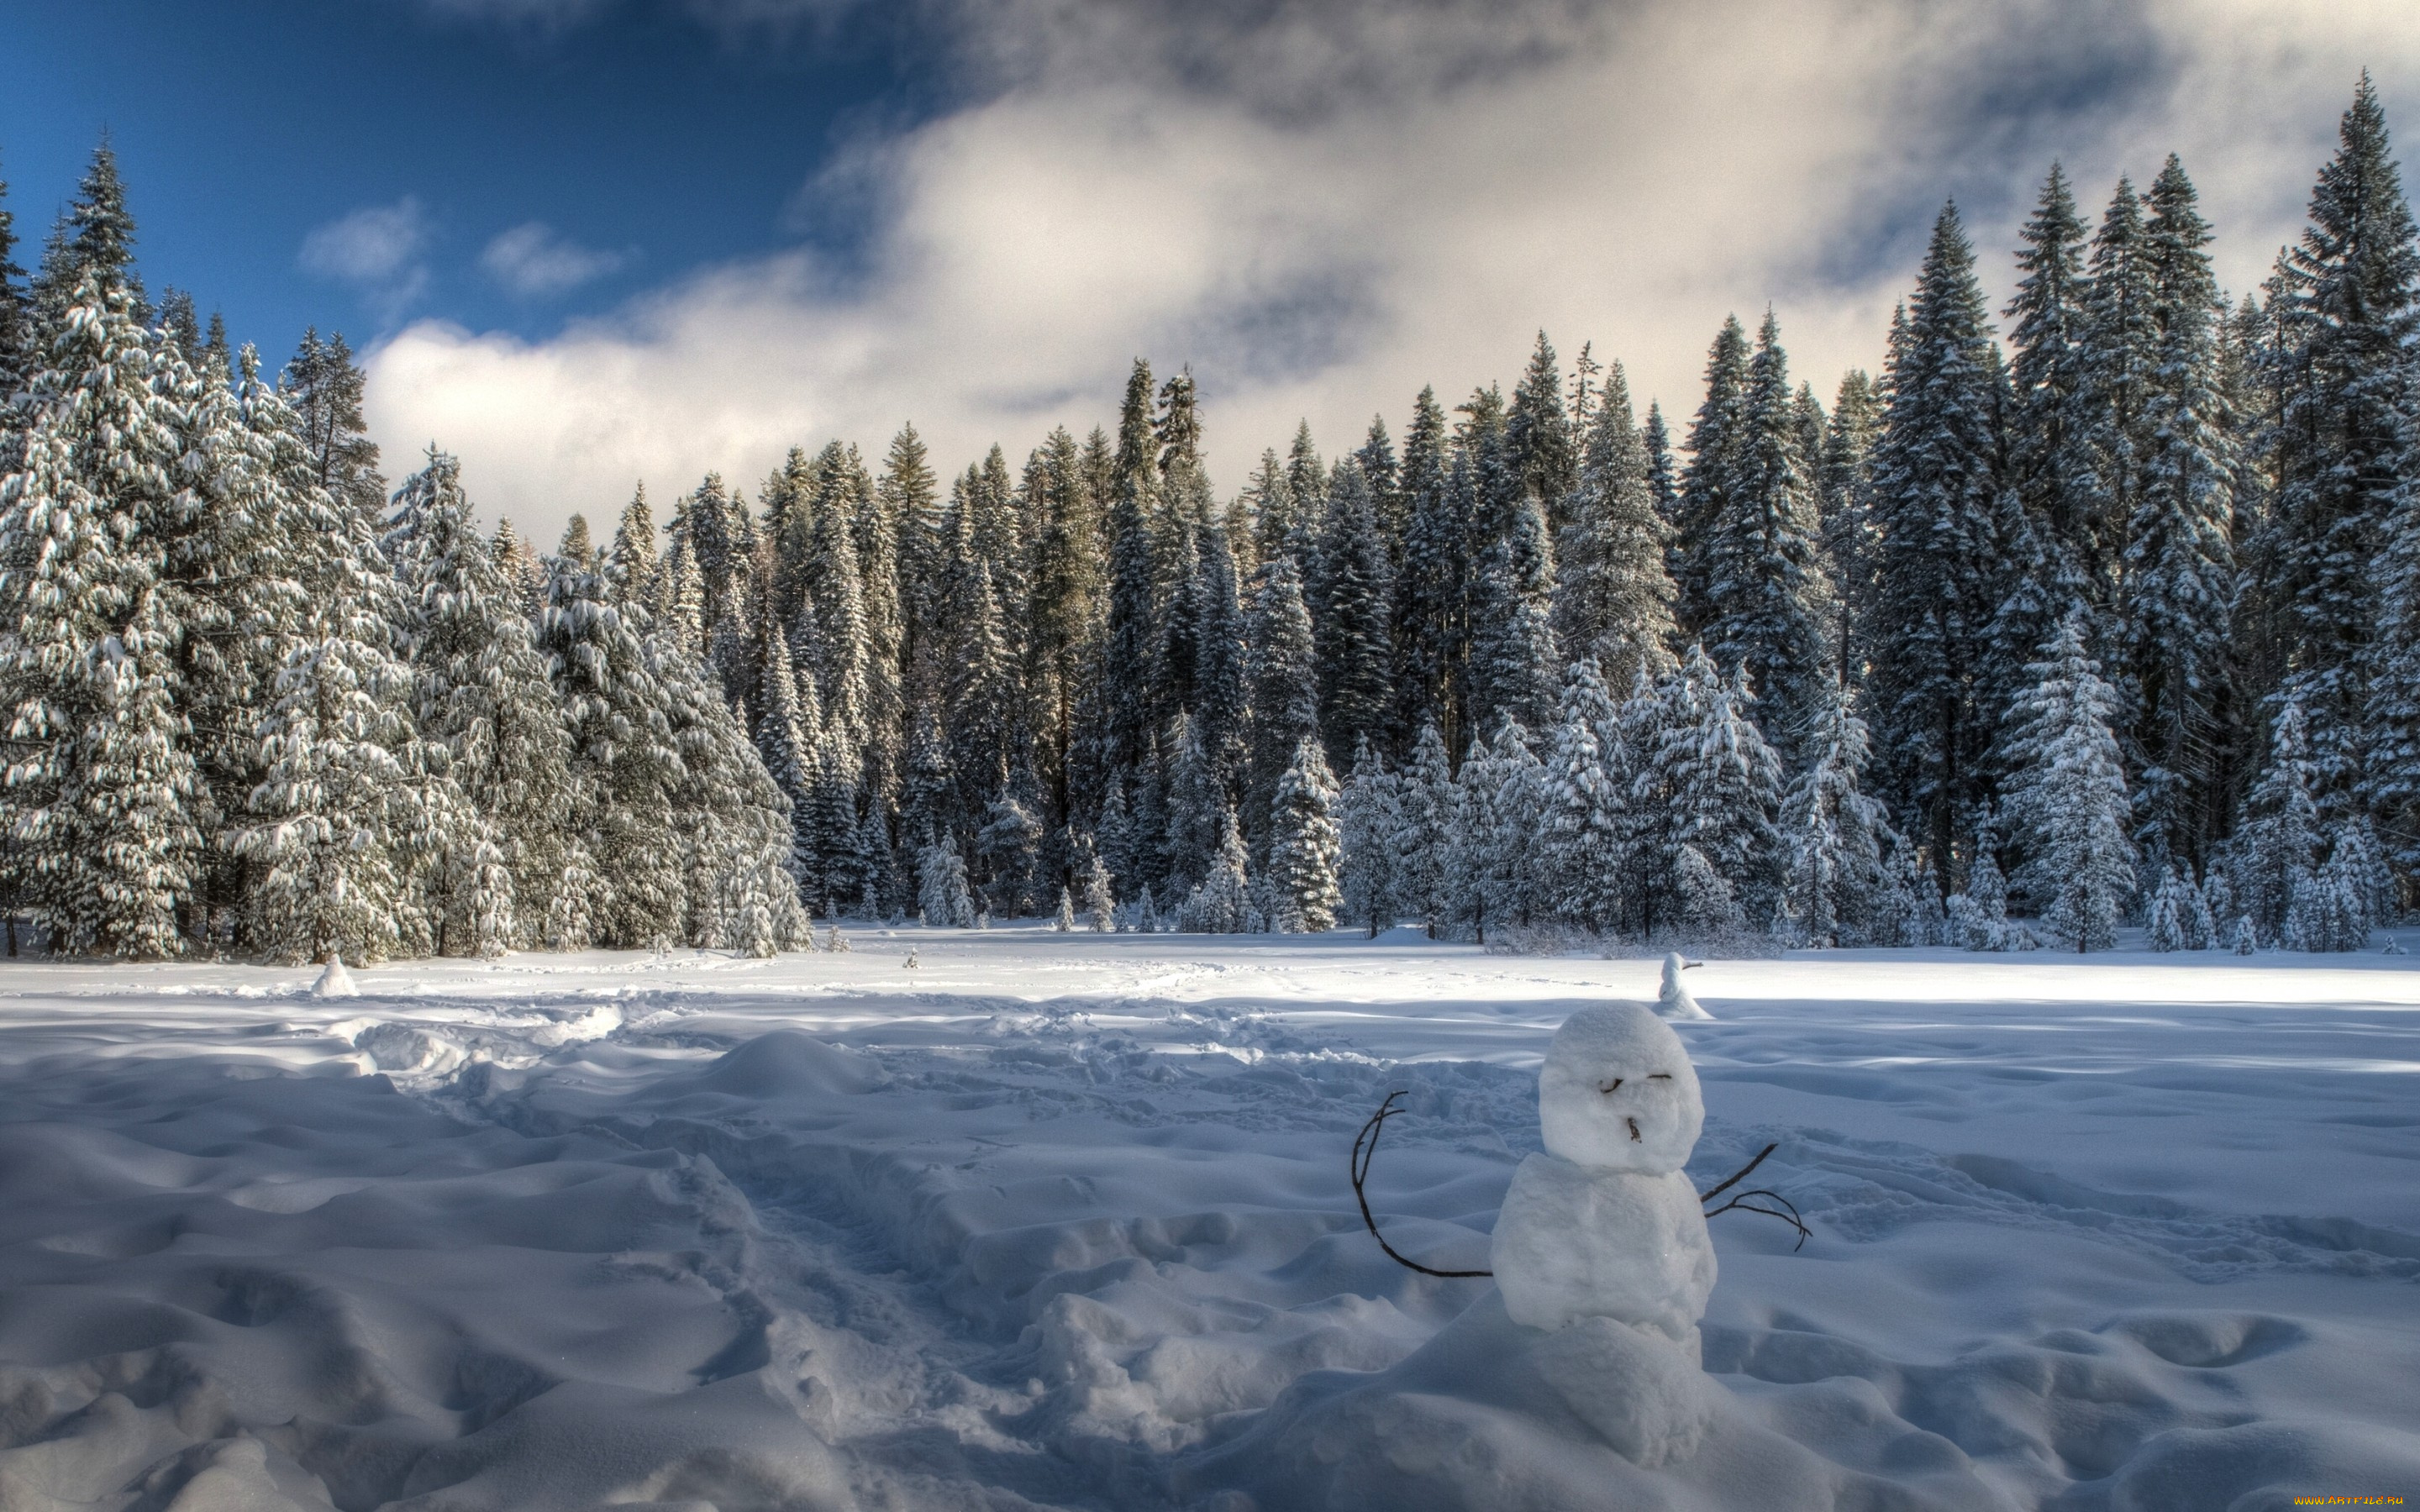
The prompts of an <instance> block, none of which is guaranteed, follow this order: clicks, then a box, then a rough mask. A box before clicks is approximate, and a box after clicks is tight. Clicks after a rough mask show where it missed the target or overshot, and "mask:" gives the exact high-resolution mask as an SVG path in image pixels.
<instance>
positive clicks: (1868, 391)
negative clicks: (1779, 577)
mask: <svg viewBox="0 0 2420 1512" xmlns="http://www.w3.org/2000/svg"><path fill="white" fill-rule="evenodd" d="M1882 414H1883V402H1882V396H1881V395H1880V394H1879V393H1876V392H1875V391H1874V384H1873V380H1872V379H1871V378H1868V377H1867V376H1866V374H1865V373H1863V372H1862V371H1860V370H1858V369H1854V368H1852V369H1851V370H1850V371H1849V372H1848V373H1847V374H1846V375H1844V376H1843V377H1842V378H1841V379H1840V387H1839V390H1838V393H1836V394H1835V395H1834V396H1833V400H1832V413H1831V416H1830V418H1829V419H1828V421H1827V422H1826V424H1825V428H1824V432H1823V467H1822V471H1821V473H1820V474H1819V476H1820V480H1821V486H1820V489H1819V497H1820V501H1821V510H1822V517H1823V560H1824V563H1825V565H1826V568H1827V570H1828V571H1829V572H1830V573H1831V575H1832V593H1831V598H1832V604H1833V613H1834V616H1835V618H1834V622H1833V643H1832V660H1833V664H1834V665H1835V666H1837V667H1838V668H1839V670H1840V677H1841V680H1842V681H1843V682H1846V683H1847V684H1848V685H1849V686H1851V687H1860V686H1862V685H1863V684H1864V682H1865V677H1866V668H1867V665H1868V663H1869V661H1870V660H1871V658H1872V656H1873V652H1872V648H1871V647H1870V645H1869V643H1868V640H1869V637H1868V634H1867V629H1868V624H1867V622H1868V620H1869V617H1870V616H1871V614H1872V612H1873V603H1874V595H1875V592H1876V590H1877V588H1878V586H1879V585H1878V583H1877V581H1876V579H1875V572H1874V568H1875V559H1876V556H1877V555H1878V550H1877V543H1876V540H1875V532H1874V515H1873V498H1872V495H1873V486H1872V469H1871V466H1870V463H1871V460H1872V455H1873V447H1874V440H1875V437H1876V436H1877V435H1878V434H1879V433H1880V431H1881V428H1882Z"/></svg>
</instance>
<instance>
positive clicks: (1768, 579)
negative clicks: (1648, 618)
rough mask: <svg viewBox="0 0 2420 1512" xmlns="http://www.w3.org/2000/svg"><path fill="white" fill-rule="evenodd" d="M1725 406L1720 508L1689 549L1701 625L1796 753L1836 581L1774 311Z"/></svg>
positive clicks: (1717, 655) (1823, 664)
mask: <svg viewBox="0 0 2420 1512" xmlns="http://www.w3.org/2000/svg"><path fill="white" fill-rule="evenodd" d="M1710 402H1711V401H1710ZM1729 408H1730V412H1729V413H1728V414H1725V415H1724V416H1723V417H1722V423H1723V424H1724V425H1725V426H1726V427H1727V429H1726V430H1725V431H1724V433H1723V435H1722V436H1721V438H1720V441H1719V444H1720V446H1721V448H1722V455H1719V456H1715V457H1702V456H1701V459H1700V461H1701V467H1702V468H1703V469H1704V470H1706V471H1716V470H1720V471H1726V472H1727V473H1728V476H1727V477H1726V478H1725V479H1723V480H1722V481H1721V483H1720V484H1719V486H1716V485H1714V484H1712V483H1710V484H1709V485H1708V487H1709V493H1710V499H1711V507H1712V510H1713V512H1712V513H1711V514H1710V515H1709V516H1707V517H1705V518H1704V519H1703V520H1702V521H1701V522H1700V525H1701V531H1702V533H1701V535H1700V536H1699V541H1698V543H1697V544H1696V545H1695V546H1694V547H1693V548H1692V560H1693V562H1694V563H1695V564H1696V566H1695V570H1696V572H1697V575H1698V577H1697V582H1698V592H1699V594H1700V603H1699V613H1700V614H1701V616H1702V619H1701V622H1700V623H1701V625H1702V626H1703V633H1704V638H1705V646H1706V649H1707V651H1708V652H1709V653H1710V654H1712V656H1714V662H1715V664H1716V665H1717V666H1719V667H1721V668H1722V669H1723V670H1724V671H1727V672H1730V671H1745V673H1746V674H1747V677H1748V680H1749V682H1750V683H1751V685H1752V686H1754V687H1755V688H1756V689H1757V691H1758V695H1759V698H1760V701H1761V702H1762V704H1763V707H1764V716H1763V717H1764V720H1765V730H1766V734H1767V737H1768V739H1769V740H1770V741H1771V742H1772V744H1774V745H1776V747H1778V748H1780V749H1781V750H1782V751H1784V752H1785V753H1789V752H1794V751H1795V749H1796V748H1797V745H1798V742H1799V739H1800V737H1801V735H1802V734H1804V733H1806V731H1807V727H1808V725H1809V724H1810V723H1811V722H1812V720H1813V719H1814V717H1815V711H1816V707H1817V704H1818V702H1820V700H1821V699H1822V698H1823V685H1824V684H1825V682H1826V681H1828V680H1829V677H1830V673H1829V670H1828V667H1827V659H1828V658H1827V654H1828V652H1829V651H1830V649H1831V648H1830V645H1829V643H1828V640H1829V638H1828V637H1827V636H1826V635H1825V634H1824V631H1823V625H1824V623H1825V621H1826V620H1827V619H1828V617H1829V614H1828V609H1827V606H1826V605H1825V603H1824V595H1825V591H1826V589H1827V587H1828V585H1827V584H1826V583H1825V581H1824V579H1823V569H1822V562H1821V559H1820V551H1821V543H1820V541H1819V539H1818V537H1817V530H1818V527H1819V521H1818V518H1817V508H1816V497H1815V489H1814V480H1813V478H1812V477H1811V476H1810V475H1809V474H1808V473H1807V470H1806V465H1805V458H1804V456H1803V455H1802V448H1801V447H1800V446H1799V445H1798V444H1797V443H1796V442H1795V440H1794V438H1793V434H1792V426H1793V416H1792V402H1791V393H1790V376H1789V370H1788V366H1787V359H1786V358H1785V357H1784V355H1783V353H1782V350H1781V337H1780V327H1779V326H1778V324H1777V323H1776V321H1775V319H1774V317H1773V315H1772V313H1771V312H1770V311H1768V312H1767V313H1766V315H1765V317H1764V325H1763V327H1762V328H1761V330H1760V331H1759V332H1757V340H1756V350H1755V354H1754V356H1753V357H1751V358H1750V359H1749V361H1748V363H1747V372H1746V376H1745V385H1744V387H1743V388H1742V390H1741V392H1740V393H1739V395H1738V397H1737V400H1736V402H1735V403H1734V404H1732V405H1731V406H1730V407H1729ZM1784 761H1785V764H1793V765H1794V764H1795V763H1794V762H1792V761H1791V760H1790V757H1789V756H1788V755H1787V754H1785V757H1784Z"/></svg>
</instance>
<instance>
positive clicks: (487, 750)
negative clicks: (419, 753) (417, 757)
mask: <svg viewBox="0 0 2420 1512" xmlns="http://www.w3.org/2000/svg"><path fill="white" fill-rule="evenodd" d="M302 440H303V443H304V446H305V449H306V453H307V450H308V447H309V444H310V437H309V433H308V432H307V431H306V432H304V434H303V436H302ZM329 497H330V498H331V499H332V500H335V501H336V502H338V504H339V505H340V507H348V508H349V507H351V504H350V501H345V500H342V499H340V498H338V497H337V496H335V495H334V494H333V493H331V494H330V496H329ZM385 549H386V554H387V557H388V560H389V561H390V562H392V563H394V565H395V572H396V583H397V587H398V589H399V590H400V594H401V605H402V610H403V616H404V618H403V622H402V625H401V626H400V628H401V629H402V631H403V636H404V644H405V648H406V652H407V655H408V656H409V657H410V660H411V671H412V684H413V688H412V717H413V720H414V722H415V723H416V725H417V727H418V731H419V734H420V738H421V739H422V740H424V741H427V742H429V743H430V744H432V745H433V746H435V747H437V748H440V749H442V752H443V754H444V760H445V766H446V770H447V771H448V772H449V773H450V775H451V776H452V778H453V779H454V781H455V783H456V785H457V786H458V788H459V789H460V790H461V792H462V795H463V796H464V797H465V798H466V799H467V800H468V801H469V803H470V805H471V807H472V809H473V810H475V812H476V813H477V815H478V816H479V818H480V819H481V820H482V821H484V823H485V825H487V826H488V827H489V830H490V831H491V832H492V836H491V841H490V842H491V843H493V844H494V845H495V846H496V847H497V848H498V861H499V864H501V865H503V866H504V869H505V870H506V872H508V873H509V876H510V882H511V896H512V897H514V898H515V899H516V900H517V903H516V907H517V908H518V909H519V911H520V917H521V918H522V920H523V922H524V925H525V926H526V928H527V933H528V934H529V937H530V939H531V942H532V943H535V935H536V930H537V927H538V926H539V925H540V924H541V923H542V921H543V920H544V919H545V918H546V917H547V914H548V913H549V911H550V910H551V906H552V902H553V898H554V893H555V890H556V888H557V887H560V886H561V883H562V875H563V867H564V857H563V837H564V836H565V834H566V832H567V831H568V829H569V827H570V817H571V801H572V783H571V770H570V742H569V737H568V735H567V734H566V732H565V729H564V725H563V717H562V712H561V710H560V709H559V708H558V707H557V704H556V702H555V694H554V689H553V687H551V684H550V683H549V680H548V676H547V664H546V660H545V658H544V656H541V655H540V654H539V653H538V651H537V649H536V648H535V645H534V644H533V642H532V640H531V636H530V627H529V622H528V621H527V620H526V619H525V618H523V617H522V614H521V611H520V595H519V594H518V593H517V592H516V591H515V588H514V585H513V584H512V583H511V582H510V581H509V580H508V579H506V578H505V577H504V572H503V570H502V569H501V568H500V567H499V565H498V563H497V562H496V559H495V554H494V552H493V550H492V548H490V546H489V543H488V542H487V541H486V540H485V539H483V538H482V537H481V536H480V534H479V533H478V529H477V526H476V524H475V523H474V521H473V517H472V511H471V503H470V500H469V499H468V497H467V496H466V495H465V494H464V493H463V491H462V486H461V471H460V468H459V465H458V463H457V462H456V461H455V459H454V458H453V457H451V456H448V455H445V454H444V453H442V452H438V451H435V450H434V449H432V450H431V451H430V453H429V456H428V466H427V469H426V470H425V471H421V472H418V473H415V474H413V475H412V476H411V478H410V479H408V480H406V482H405V484H404V487H403V490H402V491H401V492H400V493H399V494H397V495H396V508H395V513H394V516H393V517H392V520H391V522H390V526H389V530H388V532H387V536H386V540H385ZM474 844H475V842H474ZM481 864H485V863H484V862H483V863H481ZM474 870H475V869H474ZM473 885H474V886H475V887H479V888H482V889H488V890H492V884H491V883H490V882H489V881H487V880H485V879H476V880H475V881H474V884H473ZM482 917H484V918H489V921H490V922H492V916H489V915H483V916H482ZM482 927H483V928H484V927H485V926H482Z"/></svg>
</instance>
